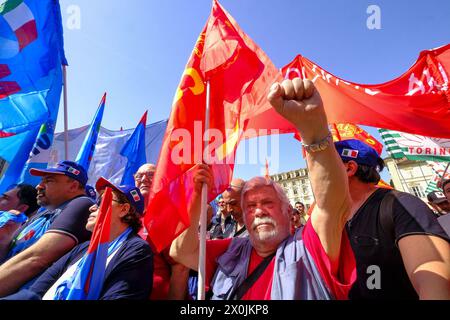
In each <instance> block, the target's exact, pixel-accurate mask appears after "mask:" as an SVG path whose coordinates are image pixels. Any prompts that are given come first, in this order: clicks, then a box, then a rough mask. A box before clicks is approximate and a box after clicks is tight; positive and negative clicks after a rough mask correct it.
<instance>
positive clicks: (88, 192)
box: [84, 184, 97, 201]
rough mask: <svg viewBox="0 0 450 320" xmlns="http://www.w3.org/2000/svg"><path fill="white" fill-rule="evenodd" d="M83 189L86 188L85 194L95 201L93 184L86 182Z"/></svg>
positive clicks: (95, 195)
mask: <svg viewBox="0 0 450 320" xmlns="http://www.w3.org/2000/svg"><path fill="white" fill-rule="evenodd" d="M84 190H86V195H87V196H88V197H89V198H91V199H92V200H94V201H97V192H95V188H94V187H93V186H90V185H88V184H87V185H86V187H85V188H84Z"/></svg>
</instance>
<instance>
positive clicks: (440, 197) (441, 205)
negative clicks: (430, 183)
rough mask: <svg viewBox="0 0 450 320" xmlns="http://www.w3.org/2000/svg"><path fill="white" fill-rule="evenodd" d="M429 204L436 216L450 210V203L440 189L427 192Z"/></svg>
mask: <svg viewBox="0 0 450 320" xmlns="http://www.w3.org/2000/svg"><path fill="white" fill-rule="evenodd" d="M427 200H428V205H429V206H430V207H431V208H432V209H433V211H434V213H435V214H436V216H438V217H439V216H441V215H443V214H447V213H449V212H450V203H449V202H448V200H447V198H446V197H445V195H444V194H443V193H442V192H440V191H431V192H430V193H428V194H427Z"/></svg>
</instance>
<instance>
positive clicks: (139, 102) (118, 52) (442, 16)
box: [56, 0, 450, 181]
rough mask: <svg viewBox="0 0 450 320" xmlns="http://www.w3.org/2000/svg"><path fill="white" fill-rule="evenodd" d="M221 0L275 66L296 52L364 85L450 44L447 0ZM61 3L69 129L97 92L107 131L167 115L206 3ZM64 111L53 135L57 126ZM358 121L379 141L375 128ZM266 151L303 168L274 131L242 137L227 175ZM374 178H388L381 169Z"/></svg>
mask: <svg viewBox="0 0 450 320" xmlns="http://www.w3.org/2000/svg"><path fill="white" fill-rule="evenodd" d="M220 3H221V4H222V6H223V7H224V8H225V9H226V10H227V11H228V12H229V13H230V14H231V15H232V16H233V17H234V19H235V20H236V21H237V23H238V24H239V25H240V27H241V29H242V30H243V31H244V32H245V33H246V34H247V35H249V36H250V37H251V38H252V39H253V40H254V42H255V43H256V44H258V45H259V46H260V47H261V48H262V49H263V50H264V52H265V53H266V54H267V55H268V56H269V57H270V59H271V60H272V61H273V63H274V64H275V66H277V67H279V68H281V67H283V66H284V65H286V64H288V63H289V62H290V61H291V60H293V59H294V57H295V56H296V55H297V54H302V55H303V56H305V57H307V58H308V59H310V60H312V61H313V62H315V63H316V64H317V65H319V66H321V67H322V68H324V69H325V70H327V71H328V72H329V73H332V74H334V75H336V76H338V77H341V78H343V79H345V80H349V81H352V82H357V83H362V84H376V83H383V82H386V81H389V80H392V79H394V78H396V77H398V76H399V75H401V74H403V73H404V72H406V71H407V70H408V69H409V67H410V66H411V65H413V64H414V62H415V61H416V59H417V57H418V55H419V52H420V51H422V50H425V49H432V48H435V47H438V46H442V45H444V44H447V43H449V42H450V19H449V18H448V14H449V13H450V1H448V0H428V1H427V2H423V1H406V0H396V1H392V0H371V1H365V0H333V1H331V0H328V1H326V0H314V1H310V0H308V1H306V0H279V1H266V0H221V1H220ZM60 4H61V11H62V17H63V25H64V41H65V52H66V57H67V59H68V62H69V67H68V68H67V90H68V117H69V121H68V123H69V129H71V128H77V127H80V126H83V125H86V124H88V123H90V122H91V120H92V117H93V116H94V113H95V110H96V108H97V107H98V103H99V101H100V99H101V97H102V95H103V93H104V92H107V101H106V109H105V114H104V117H103V123H102V126H103V127H105V128H107V129H110V130H119V129H120V128H121V127H123V128H124V129H127V128H133V127H135V126H136V124H137V123H138V121H139V119H140V118H141V116H142V114H143V113H144V112H145V110H149V115H148V123H151V122H156V121H159V120H163V119H167V118H168V117H169V115H170V110H171V104H172V100H173V97H174V94H175V90H176V88H177V86H178V83H179V81H180V77H181V74H182V72H183V70H184V67H185V65H186V63H187V60H188V58H189V56H190V54H191V52H192V49H193V47H194V44H195V42H196V39H197V37H198V35H199V34H200V32H201V30H202V28H203V26H204V24H205V22H206V20H207V19H208V16H209V14H210V11H211V4H212V1H210V0H191V1H186V0H165V1H156V0H127V1H119V0H79V1H76V0H60ZM371 5H375V6H377V9H379V12H380V15H379V16H380V20H379V21H380V25H379V27H380V28H379V29H369V28H368V26H367V21H368V19H369V20H371V17H373V13H374V12H373V11H371V10H369V12H367V11H368V8H369V6H371ZM61 100H62V99H61ZM62 110H63V109H62V107H61V108H60V113H59V116H58V122H57V126H56V131H57V132H60V131H62V130H63V129H64V125H63V123H64V122H63V112H62ZM363 128H364V129H366V130H367V131H368V132H369V133H371V134H372V135H373V136H374V137H376V138H377V139H378V140H380V141H381V138H380V136H379V134H378V132H377V130H376V129H375V128H370V127H363ZM250 144H253V145H252V146H258V151H257V156H256V153H255V152H249V150H250V149H251V148H250ZM251 150H254V149H251ZM383 156H386V154H385V153H384V152H383ZM266 157H267V158H268V159H269V169H270V173H271V174H274V173H278V172H285V171H289V170H294V169H297V168H303V167H305V162H304V161H303V159H302V157H301V145H300V143H299V142H298V141H296V140H295V139H293V135H282V136H279V137H278V136H277V137H270V138H260V140H258V141H250V142H247V143H246V144H242V145H241V146H240V147H239V149H238V154H237V158H238V165H237V166H236V167H235V176H237V177H242V178H244V179H247V178H250V177H252V176H255V175H261V174H262V173H263V168H264V164H265V158H266ZM239 159H240V160H239ZM241 160H242V161H241ZM242 162H246V164H244V163H242ZM382 178H383V179H385V180H386V181H389V179H390V177H389V175H388V173H387V171H386V170H385V172H384V173H383V174H382Z"/></svg>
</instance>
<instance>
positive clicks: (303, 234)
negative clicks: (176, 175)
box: [0, 78, 450, 300]
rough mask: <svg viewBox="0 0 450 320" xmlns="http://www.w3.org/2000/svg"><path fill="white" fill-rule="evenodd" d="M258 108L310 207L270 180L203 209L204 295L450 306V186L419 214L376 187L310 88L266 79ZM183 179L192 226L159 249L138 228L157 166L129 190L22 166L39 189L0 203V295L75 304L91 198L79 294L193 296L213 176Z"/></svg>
mask: <svg viewBox="0 0 450 320" xmlns="http://www.w3.org/2000/svg"><path fill="white" fill-rule="evenodd" d="M268 100H269V101H270V103H271V104H272V106H273V108H275V109H276V110H277V112H278V113H279V114H280V115H281V116H283V117H284V118H286V119H287V120H289V121H291V122H292V123H293V124H294V125H295V126H296V128H297V129H298V131H299V133H300V136H301V138H302V144H303V147H304V149H305V154H306V162H307V165H308V170H309V179H310V181H311V185H312V189H313V193H314V197H315V203H314V205H313V206H311V208H309V210H308V212H306V208H305V204H303V203H301V202H297V203H295V204H294V206H292V205H291V204H290V203H289V200H288V198H287V196H286V194H285V192H284V191H283V189H282V188H281V187H280V186H279V185H278V184H277V183H275V182H274V181H272V180H271V179H269V178H267V177H254V178H251V179H249V180H248V181H244V180H242V179H237V178H235V179H233V180H232V181H231V183H230V185H229V188H227V189H226V190H225V191H224V192H223V193H222V195H221V196H220V197H218V200H217V206H218V210H217V212H214V210H212V207H210V208H209V209H210V210H209V215H210V219H209V222H210V223H209V225H208V227H207V230H208V231H207V232H208V235H207V239H208V240H207V241H206V257H205V258H206V275H205V278H206V291H207V298H208V299H213V300H294V299H309V300H315V299H323V300H329V299H342V300H344V299H450V244H449V243H450V238H449V234H448V232H449V230H448V229H446V228H447V227H446V222H445V221H447V220H448V217H450V214H447V212H448V211H449V208H450V205H449V201H450V180H445V181H444V182H443V183H442V185H441V187H442V193H439V192H435V193H432V194H430V195H429V197H428V201H429V206H428V205H427V204H425V203H424V202H423V201H422V200H420V199H419V198H417V197H415V196H413V195H410V194H408V193H403V192H398V191H395V190H390V189H383V188H378V187H377V183H378V182H379V180H380V172H381V170H383V168H384V162H383V160H382V159H381V158H380V157H379V155H378V153H377V152H376V151H375V150H374V149H372V148H371V147H370V146H368V145H366V144H365V143H363V142H361V141H359V140H345V141H340V142H335V143H333V140H332V136H331V134H330V132H329V128H328V124H327V123H328V122H327V116H326V114H325V111H324V107H323V103H322V100H321V97H320V94H319V92H318V90H317V89H316V88H315V87H314V84H313V83H312V82H311V81H309V80H301V79H299V78H296V79H293V80H285V81H283V82H282V83H276V84H274V85H273V86H272V88H271V90H270V92H269V93H268ZM192 170H193V181H192V184H193V186H194V190H193V194H192V200H191V202H190V204H189V216H190V219H191V221H190V222H191V223H190V227H189V228H188V229H187V230H185V231H184V232H183V233H182V234H180V235H179V236H178V237H177V238H176V239H175V240H174V241H173V242H172V244H171V245H170V246H168V247H167V248H165V249H164V250H162V251H161V252H157V251H156V250H155V246H154V245H153V244H152V241H151V239H150V238H149V237H148V235H147V231H146V229H145V227H144V226H143V224H142V220H143V216H144V215H145V213H146V212H145V211H146V208H147V204H148V201H149V198H150V191H151V186H152V181H153V176H154V173H155V171H156V166H155V165H154V164H145V165H143V166H142V167H141V168H139V170H138V171H137V172H136V174H135V175H134V178H135V185H115V184H113V183H112V182H110V181H108V180H107V179H105V178H103V177H101V178H99V179H98V181H97V182H96V184H95V188H94V187H89V186H87V181H88V175H87V172H86V170H85V169H84V168H83V167H82V166H80V165H78V164H77V163H75V162H72V161H62V162H60V163H59V164H58V165H57V167H55V168H47V169H39V170H38V169H32V170H31V171H30V173H31V174H32V175H35V176H40V177H41V182H40V183H39V184H38V185H37V186H36V187H33V186H29V185H23V184H21V185H17V186H13V187H12V188H11V189H10V190H9V191H7V192H5V193H4V194H3V195H2V196H1V198H0V214H1V215H0V284H1V285H0V297H1V299H3V300H69V299H72V293H71V292H72V289H73V288H76V287H77V285H78V286H79V282H78V281H77V279H79V272H80V271H79V270H80V269H79V268H78V267H79V265H80V264H82V263H83V261H84V260H85V259H86V257H87V255H88V252H87V250H88V247H89V243H90V240H91V235H92V230H93V229H94V226H95V224H96V222H97V218H98V215H99V206H100V205H101V203H102V201H110V202H111V211H110V214H111V229H110V238H109V242H108V253H107V262H106V266H105V272H104V277H103V280H102V284H101V285H99V286H98V287H97V288H94V290H93V291H95V292H93V293H92V295H91V296H90V299H99V300H112V299H141V300H142V299H152V300H158V299H163V300H166V299H179V300H183V299H187V300H192V299H196V285H197V282H196V279H197V276H198V275H197V271H198V269H199V266H198V261H199V227H198V226H199V216H200V207H201V190H202V186H203V184H207V185H208V186H211V185H212V184H213V181H214V176H213V172H212V170H211V168H210V167H209V166H208V165H206V164H197V165H195V166H194V167H193V169H192ZM110 189H111V190H112V191H111V193H108V191H105V190H110ZM445 219H446V220H445ZM447 225H448V224H447Z"/></svg>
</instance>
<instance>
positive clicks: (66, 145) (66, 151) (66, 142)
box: [63, 65, 69, 160]
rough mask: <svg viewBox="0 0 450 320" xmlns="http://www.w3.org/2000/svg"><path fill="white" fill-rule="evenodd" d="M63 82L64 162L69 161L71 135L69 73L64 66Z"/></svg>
mask: <svg viewBox="0 0 450 320" xmlns="http://www.w3.org/2000/svg"><path fill="white" fill-rule="evenodd" d="M63 81H64V91H63V93H64V94H63V99H64V160H68V159H69V133H68V132H67V131H68V130H69V129H68V115H67V71H66V66H65V65H63Z"/></svg>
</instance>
